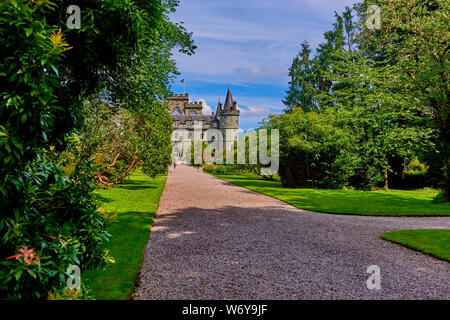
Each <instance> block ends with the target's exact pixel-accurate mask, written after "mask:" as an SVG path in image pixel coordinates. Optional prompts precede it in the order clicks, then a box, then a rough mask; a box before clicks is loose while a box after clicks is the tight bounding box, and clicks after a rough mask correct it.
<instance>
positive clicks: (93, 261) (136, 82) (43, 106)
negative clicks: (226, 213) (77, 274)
mask: <svg viewBox="0 0 450 320" xmlns="http://www.w3.org/2000/svg"><path fill="white" fill-rule="evenodd" d="M70 4H71V3H70V2H68V1H65V0H59V1H54V2H50V1H49V0H43V1H36V2H34V1H31V2H30V1H24V0H15V1H8V2H6V3H3V2H2V5H1V7H0V88H1V89H0V165H1V168H2V171H1V175H0V212H1V216H0V238H1V243H2V244H1V247H0V256H1V257H8V256H12V255H13V254H14V253H15V252H16V249H17V248H22V246H23V247H25V246H28V247H29V248H34V249H35V250H36V252H37V251H39V252H37V254H36V256H37V255H40V256H41V257H40V265H38V264H35V263H33V264H27V262H26V261H25V260H24V261H21V260H20V263H19V260H17V261H16V260H8V261H7V262H5V261H2V263H1V264H0V279H1V283H0V288H1V292H0V296H1V298H3V299H6V298H8V299H17V298H41V299H43V298H45V297H46V296H47V294H48V292H49V291H52V290H58V289H60V288H62V287H63V286H64V283H65V282H64V279H65V270H66V268H67V266H68V265H70V264H76V265H79V266H80V267H81V269H82V270H86V269H89V268H95V267H98V266H102V265H104V263H106V262H107V261H110V259H109V258H108V255H107V252H105V251H104V248H103V247H102V243H103V242H104V241H105V240H106V239H107V236H108V235H107V233H106V232H105V219H104V218H103V216H102V214H101V213H100V212H99V211H97V204H96V201H95V197H94V194H93V190H94V184H93V181H94V180H93V179H94V175H93V173H94V172H93V171H92V164H91V163H90V162H89V161H80V162H79V163H77V165H76V167H75V168H74V170H73V171H72V173H71V174H70V175H68V174H65V173H64V172H63V171H62V170H61V168H60V167H59V166H58V165H56V164H55V163H54V162H53V155H52V154H51V153H54V152H61V151H63V150H65V148H66V146H67V143H68V141H69V140H70V139H68V137H69V136H70V135H72V134H73V133H74V130H75V133H76V131H77V130H78V131H79V130H81V129H82V124H83V123H84V120H85V118H86V116H87V117H89V116H90V115H86V114H84V113H83V103H84V101H85V100H86V99H96V98H98V97H99V99H100V100H102V101H103V102H105V103H107V104H109V105H112V106H114V107H116V108H119V107H120V108H123V109H127V110H130V112H134V113H142V114H153V113H155V114H156V113H157V114H160V113H161V112H162V110H163V109H162V107H160V106H159V105H158V104H155V103H154V102H155V101H157V100H163V98H164V96H165V95H166V94H167V93H168V91H169V83H170V80H171V79H172V78H173V77H174V76H175V74H176V72H177V71H176V67H175V62H174V61H173V60H172V58H171V52H172V50H173V49H175V48H178V49H179V50H181V51H182V52H185V53H187V54H192V53H193V50H194V49H195V47H194V46H193V43H192V40H191V35H190V34H189V33H187V32H186V30H185V29H184V27H183V26H182V25H180V24H177V23H172V22H171V21H170V19H169V17H168V14H169V13H170V12H172V11H174V10H175V7H176V6H177V5H178V1H175V0H150V1H147V0H146V1H142V0H138V1H134V2H129V1H126V0H114V1H113V0H107V1H95V0H86V1H83V0H82V1H79V2H78V3H77V5H79V6H80V8H81V9H82V21H81V29H73V30H68V29H67V27H66V9H67V7H68V6H69V5H70ZM138 101H139V102H140V103H136V102H138ZM165 112H166V114H165V115H161V116H159V117H158V119H166V120H161V122H160V123H159V124H158V125H156V126H155V130H156V127H158V126H159V128H161V126H163V127H164V128H165V129H163V134H162V135H158V134H154V133H150V135H149V136H145V137H144V138H143V140H144V141H147V142H148V143H149V144H152V143H155V148H160V147H161V145H167V143H170V140H168V139H167V137H166V135H165V133H164V132H166V131H167V130H168V129H167V128H168V127H169V125H168V122H167V118H168V117H169V116H168V111H167V110H165ZM146 129H147V130H149V128H148V127H146ZM152 130H153V129H152ZM164 130H166V131H164ZM147 137H157V138H150V139H148V140H146V139H147ZM164 139H167V141H165V140H164ZM162 140H164V141H162ZM161 141H162V142H161ZM155 148H153V149H152V148H151V147H149V149H151V150H152V152H155V150H156V149H155ZM145 153H146V154H149V153H148V152H145ZM165 154H166V151H165V149H162V151H161V155H162V156H164V155H165ZM146 158H148V159H150V160H149V161H148V162H147V165H148V168H147V169H146V170H147V171H148V172H149V173H152V170H160V169H161V165H160V164H159V163H156V162H155V161H153V160H152V159H157V157H151V156H147V157H146ZM162 164H164V162H162ZM23 250H25V249H24V248H23ZM26 250H28V249H26ZM26 250H25V251H26ZM27 252H30V251H29V250H28V251H27ZM2 259H3V258H2ZM3 262H5V263H3ZM33 268H34V269H33Z"/></svg>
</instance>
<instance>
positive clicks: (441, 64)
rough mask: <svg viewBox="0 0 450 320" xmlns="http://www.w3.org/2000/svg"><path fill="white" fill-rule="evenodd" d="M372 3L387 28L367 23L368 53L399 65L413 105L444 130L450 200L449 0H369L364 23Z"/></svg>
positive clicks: (440, 156) (363, 39) (442, 156)
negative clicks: (379, 11)
mask: <svg viewBox="0 0 450 320" xmlns="http://www.w3.org/2000/svg"><path fill="white" fill-rule="evenodd" d="M369 5H378V6H379V7H380V9H381V12H382V15H381V22H382V25H381V28H380V29H378V30H368V29H367V28H364V27H363V26H362V27H361V29H362V32H361V34H360V43H361V46H362V48H363V49H365V51H366V54H367V55H369V56H372V57H374V58H377V59H378V60H379V61H381V62H383V63H387V64H390V65H396V66H397V67H398V68H399V72H398V77H397V79H396V82H397V83H398V84H399V85H400V88H401V90H402V93H403V94H404V95H408V96H410V97H412V98H413V99H412V101H413V106H414V107H418V108H420V109H422V113H423V114H424V115H427V114H428V115H430V116H431V118H432V125H433V126H434V127H435V128H436V129H437V131H438V133H439V144H438V151H439V152H438V153H437V154H436V156H437V157H436V159H437V160H438V161H440V163H441V167H442V171H443V176H444V178H443V189H444V198H445V199H446V200H449V199H450V108H449V92H450V90H449V82H448V73H449V65H450V64H449V43H450V41H449V35H450V23H449V22H450V19H449V16H448V13H449V12H450V2H449V1H447V0H414V1H411V0H396V1H392V0H365V1H363V2H362V4H361V5H360V6H359V7H358V11H359V14H360V16H361V21H362V22H364V21H365V19H366V18H367V17H366V9H367V7H368V6H369Z"/></svg>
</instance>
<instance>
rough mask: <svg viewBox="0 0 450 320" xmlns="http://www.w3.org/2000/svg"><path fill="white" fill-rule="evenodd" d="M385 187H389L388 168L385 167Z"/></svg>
mask: <svg viewBox="0 0 450 320" xmlns="http://www.w3.org/2000/svg"><path fill="white" fill-rule="evenodd" d="M384 188H385V189H388V188H389V178H388V168H384Z"/></svg>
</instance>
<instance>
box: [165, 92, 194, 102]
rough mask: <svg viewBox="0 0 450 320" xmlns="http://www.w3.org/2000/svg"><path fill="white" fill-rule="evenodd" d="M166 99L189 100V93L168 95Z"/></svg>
mask: <svg viewBox="0 0 450 320" xmlns="http://www.w3.org/2000/svg"><path fill="white" fill-rule="evenodd" d="M167 100H189V94H187V93H185V94H174V95H173V96H171V97H168V98H167Z"/></svg>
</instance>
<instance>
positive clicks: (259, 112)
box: [240, 106, 271, 116]
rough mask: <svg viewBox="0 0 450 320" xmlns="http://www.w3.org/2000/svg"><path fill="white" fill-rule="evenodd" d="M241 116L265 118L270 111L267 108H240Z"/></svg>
mask: <svg viewBox="0 0 450 320" xmlns="http://www.w3.org/2000/svg"><path fill="white" fill-rule="evenodd" d="M240 110H241V115H243V116H267V115H268V114H269V113H270V112H271V111H270V110H269V108H266V107H264V106H262V107H252V106H251V107H247V108H246V109H244V108H240Z"/></svg>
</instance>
